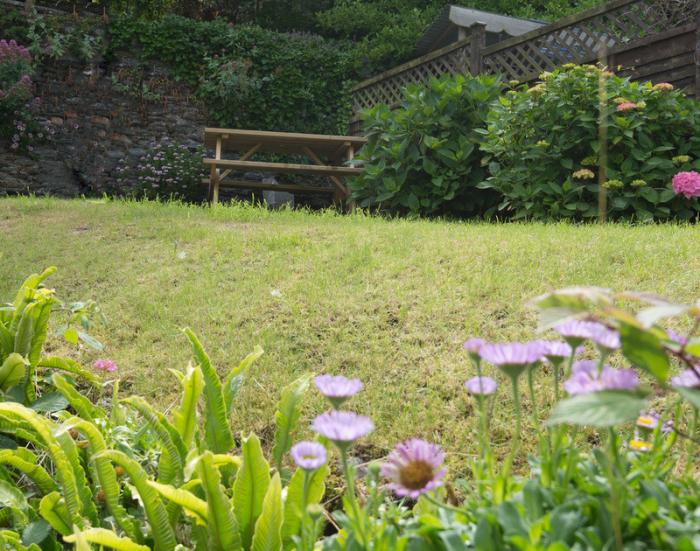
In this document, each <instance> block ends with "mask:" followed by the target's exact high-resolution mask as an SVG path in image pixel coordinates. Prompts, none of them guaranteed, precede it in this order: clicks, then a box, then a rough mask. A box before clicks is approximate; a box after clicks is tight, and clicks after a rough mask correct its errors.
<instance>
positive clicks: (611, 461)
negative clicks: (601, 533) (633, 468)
mask: <svg viewBox="0 0 700 551" xmlns="http://www.w3.org/2000/svg"><path fill="white" fill-rule="evenodd" d="M608 436H609V437H608V440H609V442H608V443H609V448H608V451H609V458H608V480H609V483H610V512H611V514H612V525H613V532H614V533H615V549H617V551H622V549H623V540H622V527H621V525H620V492H619V486H618V484H617V478H616V476H615V466H617V464H618V455H617V435H616V434H615V430H614V429H613V428H612V427H611V428H610V430H609V433H608Z"/></svg>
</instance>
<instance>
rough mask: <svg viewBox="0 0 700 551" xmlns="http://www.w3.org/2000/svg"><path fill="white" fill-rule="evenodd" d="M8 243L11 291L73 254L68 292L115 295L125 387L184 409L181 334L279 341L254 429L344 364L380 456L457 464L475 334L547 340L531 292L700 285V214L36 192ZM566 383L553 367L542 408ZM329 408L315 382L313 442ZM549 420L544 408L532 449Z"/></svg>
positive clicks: (255, 396)
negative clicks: (409, 208) (301, 389)
mask: <svg viewBox="0 0 700 551" xmlns="http://www.w3.org/2000/svg"><path fill="white" fill-rule="evenodd" d="M0 251H1V253H2V257H1V258H0V297H2V300H3V301H9V300H10V299H11V297H12V296H13V293H14V291H15V289H16V288H17V286H18V285H19V284H20V282H21V281H22V279H23V278H24V277H25V276H26V275H28V274H30V273H33V272H36V271H39V270H41V269H43V268H45V267H46V266H49V265H56V266H57V267H58V268H59V271H58V273H57V275H56V276H54V277H53V278H52V279H51V280H50V283H51V285H52V286H54V287H55V288H56V289H57V291H58V294H59V295H60V296H61V297H62V298H64V299H65V300H67V301H72V300H79V299H88V298H91V299H94V300H96V301H98V302H99V304H100V305H101V307H102V310H103V311H104V313H105V315H106V316H107V318H108V324H107V325H105V326H99V327H96V328H95V330H94V332H93V333H94V334H95V336H97V337H98V338H99V339H101V340H102V341H103V342H104V343H105V344H106V350H105V351H104V352H102V353H100V354H99V356H102V357H110V358H113V359H114V360H115V361H116V362H117V363H118V365H119V374H120V376H121V377H122V379H123V381H124V382H123V388H124V389H125V392H131V393H138V394H141V395H144V396H147V397H149V398H151V399H153V400H155V402H157V403H158V404H159V405H161V406H163V407H169V406H171V405H172V404H173V403H174V400H175V399H176V391H177V384H176V380H175V378H174V377H173V376H172V375H171V374H170V373H169V372H168V371H167V368H182V367H184V366H185V365H186V364H187V361H188V359H189V357H190V355H189V352H190V350H189V347H188V345H187V342H186V340H185V338H184V336H183V335H182V333H181V331H180V329H181V328H183V327H185V326H189V327H191V328H192V329H193V330H194V331H195V332H196V333H197V334H198V335H199V336H200V337H201V339H202V341H203V343H204V345H205V347H206V349H207V350H208V351H209V353H210V355H211V357H212V359H213V361H214V363H215V365H217V366H218V368H219V369H220V370H221V371H222V372H223V371H225V370H227V369H229V368H231V367H232V366H233V365H235V364H237V362H238V361H239V360H240V359H241V358H242V357H243V356H245V354H247V353H248V352H250V351H251V350H252V349H253V348H254V347H255V345H258V344H259V345H261V346H262V347H263V348H264V349H265V355H264V356H263V357H262V359H260V360H259V362H258V363H257V364H256V365H255V366H254V367H253V369H252V371H251V373H250V377H249V379H248V381H247V383H246V385H245V387H244V389H243V391H242V393H241V395H240V396H239V399H238V401H237V406H236V411H235V429H236V430H237V431H238V432H239V433H245V432H248V431H251V430H252V431H255V432H257V433H258V434H260V435H261V437H262V438H263V439H265V441H266V442H267V443H268V445H269V443H270V440H271V438H272V433H273V430H274V424H273V413H274V408H275V404H276V401H277V398H278V396H279V394H280V392H281V390H282V388H283V387H284V386H285V385H287V384H288V383H290V382H291V381H292V380H293V379H295V378H296V377H299V376H300V375H302V374H304V373H309V372H313V373H332V374H343V375H346V376H349V377H359V378H360V379H362V381H363V382H364V383H365V386H366V389H365V391H364V392H363V393H362V394H361V395H360V396H359V397H358V398H356V399H354V400H353V401H352V402H350V403H349V404H348V407H349V408H353V409H355V410H357V411H360V412H362V413H365V414H368V415H371V417H372V418H373V420H374V422H375V424H376V427H377V428H376V431H375V432H374V434H373V435H372V436H371V437H370V438H367V439H366V440H365V443H364V444H363V446H362V447H361V448H360V451H361V453H362V456H363V457H365V458H375V457H380V456H382V455H383V454H385V453H386V452H387V451H388V450H389V449H390V447H391V446H393V444H394V443H395V442H396V441H397V440H400V439H405V438H408V437H412V436H417V437H423V438H426V439H429V440H431V441H435V442H438V443H440V444H442V445H443V446H444V447H445V448H446V449H447V451H448V452H449V457H450V459H451V463H453V464H454V465H455V466H457V468H458V469H459V468H461V469H465V468H466V467H465V465H466V462H465V461H458V460H459V459H460V458H465V457H469V456H471V455H473V454H475V453H477V451H478V444H477V442H478V438H477V433H476V430H477V423H476V420H475V418H474V415H475V412H474V408H473V404H472V402H471V401H470V400H469V398H468V397H467V396H466V395H465V391H464V389H463V382H464V381H465V380H466V379H467V378H469V377H471V376H473V375H474V371H473V369H472V367H471V366H470V365H469V363H468V360H467V358H466V355H465V353H464V352H463V350H462V342H463V341H464V340H465V339H466V338H467V337H469V336H480V337H483V338H485V339H489V340H494V341H504V340H511V339H529V338H532V337H534V336H536V334H535V329H536V316H535V313H534V312H533V311H532V310H530V309H529V308H528V306H527V303H528V301H529V299H531V298H532V297H534V296H536V295H539V294H541V293H544V292H546V291H551V290H554V289H557V288H560V287H563V286H568V285H598V286H605V287H611V288H613V289H615V290H624V289H634V290H641V291H648V292H654V293H660V294H663V295H666V296H668V297H670V298H672V299H675V300H679V301H690V300H694V299H696V298H698V297H700V256H699V255H698V253H699V252H700V228H698V227H697V226H689V225H643V226H628V225H608V226H603V227H600V226H596V225H585V226H576V225H567V224H551V225H544V224H487V223H446V222H440V221H434V222H430V221H406V220H385V219H381V218H374V217H368V216H364V215H360V214H358V215H352V216H341V215H337V214H333V213H330V212H327V213H306V212H290V211H283V212H269V211H267V210H264V209H260V208H254V207H249V206H248V207H246V206H233V207H219V208H215V209H208V208H200V207H189V206H184V205H177V204H157V203H123V202H110V201H94V200H93V201H91V200H74V201H60V200H52V199H36V198H21V199H3V200H1V201H0ZM51 346H52V348H53V352H56V353H65V354H69V355H71V356H73V357H75V358H78V359H80V360H81V361H83V362H84V363H85V364H90V363H91V362H92V361H93V360H94V359H95V358H97V357H98V354H97V353H95V352H93V351H91V350H76V349H73V348H71V347H69V346H68V345H66V344H62V343H61V341H60V340H59V339H53V340H52V341H51ZM492 373H493V372H492ZM493 374H494V375H496V376H497V377H498V375H497V374H495V373H493ZM550 377H551V375H549V374H547V373H544V372H543V373H541V374H539V376H538V379H537V385H538V388H539V391H538V393H539V399H540V400H542V402H541V403H540V404H539V407H540V411H542V412H543V413H542V415H543V416H544V411H546V408H547V406H546V402H548V401H549V400H551V395H550V394H549V380H550ZM498 378H499V380H500V381H501V383H503V386H502V388H501V389H500V393H499V397H498V398H497V400H496V402H495V408H494V422H493V428H492V439H493V442H494V444H495V446H496V450H497V452H498V453H505V450H507V449H508V446H509V444H510V438H511V430H512V425H513V411H512V408H511V405H510V399H509V397H508V396H509V394H508V389H507V387H505V381H504V380H503V378H502V377H498ZM524 405H525V407H526V408H528V409H529V408H530V404H529V401H528V400H527V398H526V397H524ZM324 408H325V405H324V403H323V401H322V400H321V399H320V397H319V396H318V395H317V393H316V392H315V391H310V392H309V394H308V396H307V399H306V401H305V404H304V411H303V419H302V424H301V427H300V430H299V437H304V436H309V435H310V431H309V429H308V426H309V421H310V419H311V418H312V417H313V416H314V415H315V414H317V413H319V412H320V411H322V410H323V409H324ZM543 410H544V411H543ZM533 429H534V426H533V422H532V421H531V420H529V418H528V419H527V425H526V441H527V445H528V447H530V448H532V447H533V446H534V444H535V438H534V435H535V431H534V430H533Z"/></svg>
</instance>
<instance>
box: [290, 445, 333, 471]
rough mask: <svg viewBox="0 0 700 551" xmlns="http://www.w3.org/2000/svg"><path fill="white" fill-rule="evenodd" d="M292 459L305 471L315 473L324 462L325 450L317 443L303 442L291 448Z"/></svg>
mask: <svg viewBox="0 0 700 551" xmlns="http://www.w3.org/2000/svg"><path fill="white" fill-rule="evenodd" d="M290 453H291V455H292V459H294V463H296V464H297V466H299V467H301V468H302V469H304V470H305V471H315V470H316V469H319V468H320V467H322V466H323V464H324V463H325V462H326V448H324V447H323V445H322V444H319V443H318V442H308V441H303V442H299V443H297V444H294V445H293V446H292V449H291V450H290Z"/></svg>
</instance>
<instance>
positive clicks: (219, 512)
mask: <svg viewBox="0 0 700 551" xmlns="http://www.w3.org/2000/svg"><path fill="white" fill-rule="evenodd" d="M197 472H198V473H199V478H200V480H201V481H202V488H203V489H204V493H205V495H206V498H207V508H208V512H207V514H208V520H209V522H208V526H207V527H208V531H209V541H210V542H211V545H212V548H213V549H215V550H217V551H236V550H239V549H242V547H241V535H240V532H239V528H238V523H237V522H236V516H235V515H234V514H233V511H232V510H231V502H230V500H229V499H228V497H227V496H226V494H225V493H224V489H223V487H222V486H221V475H220V474H219V470H218V469H217V468H216V467H215V466H214V458H213V456H212V454H211V452H209V451H207V452H204V454H202V456H201V457H200V458H199V464H198V465H197Z"/></svg>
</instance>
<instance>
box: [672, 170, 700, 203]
mask: <svg viewBox="0 0 700 551" xmlns="http://www.w3.org/2000/svg"><path fill="white" fill-rule="evenodd" d="M672 183H673V191H675V192H676V195H684V196H685V197H687V198H688V199H690V198H692V197H700V174H698V173H697V172H695V171H692V172H679V173H678V174H676V175H675V176H674V177H673V182H672Z"/></svg>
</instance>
